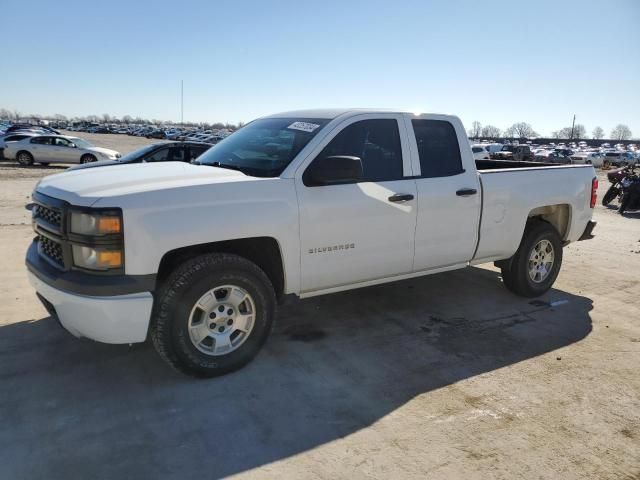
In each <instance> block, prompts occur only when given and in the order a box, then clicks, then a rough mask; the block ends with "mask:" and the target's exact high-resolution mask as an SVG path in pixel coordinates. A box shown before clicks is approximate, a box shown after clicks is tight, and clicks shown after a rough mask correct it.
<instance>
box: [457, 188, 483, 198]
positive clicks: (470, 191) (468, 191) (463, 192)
mask: <svg viewBox="0 0 640 480" xmlns="http://www.w3.org/2000/svg"><path fill="white" fill-rule="evenodd" d="M476 193H478V191H477V190H476V189H475V188H461V189H460V190H458V191H457V192H456V195H458V196H459V197H470V196H471V195H475V194H476Z"/></svg>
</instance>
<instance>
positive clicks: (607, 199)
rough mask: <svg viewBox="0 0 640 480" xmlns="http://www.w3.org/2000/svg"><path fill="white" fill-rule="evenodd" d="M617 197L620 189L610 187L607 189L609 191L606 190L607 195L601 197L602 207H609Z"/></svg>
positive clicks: (613, 186)
mask: <svg viewBox="0 0 640 480" xmlns="http://www.w3.org/2000/svg"><path fill="white" fill-rule="evenodd" d="M618 195H620V189H619V188H618V187H616V186H615V185H611V186H610V187H609V190H607V193H605V194H604V197H602V205H603V206H605V207H606V206H607V205H609V204H610V203H611V202H612V201H613V200H614V199H615V198H616V197H617V196H618Z"/></svg>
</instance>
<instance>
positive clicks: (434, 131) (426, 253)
mask: <svg viewBox="0 0 640 480" xmlns="http://www.w3.org/2000/svg"><path fill="white" fill-rule="evenodd" d="M405 124H406V126H407V130H408V132H409V144H410V147H411V154H412V161H413V169H414V171H415V172H418V174H417V176H416V186H417V190H418V218H417V225H416V238H415V242H416V244H415V258H414V266H413V268H414V271H422V270H428V269H433V268H445V267H449V266H454V265H460V264H464V263H466V262H468V261H469V260H471V258H472V257H473V255H474V253H475V248H476V244H477V240H478V225H479V221H480V208H481V191H480V181H479V179H478V175H477V172H476V169H475V161H474V159H473V155H472V153H471V149H470V148H465V149H464V151H462V152H461V150H460V145H459V142H458V138H460V139H464V141H467V140H466V135H465V133H464V130H463V129H462V124H461V123H459V122H458V123H457V124H456V125H454V124H453V123H451V122H450V121H449V120H447V119H446V117H441V118H438V117H435V116H434V117H432V118H430V117H429V116H423V117H418V118H416V117H415V116H413V115H405ZM465 167H466V168H465Z"/></svg>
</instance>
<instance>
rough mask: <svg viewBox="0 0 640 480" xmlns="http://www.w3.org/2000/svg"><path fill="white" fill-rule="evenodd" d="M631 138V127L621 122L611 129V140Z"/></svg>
mask: <svg viewBox="0 0 640 480" xmlns="http://www.w3.org/2000/svg"><path fill="white" fill-rule="evenodd" d="M630 138H631V129H630V128H629V127H627V126H626V125H623V124H618V125H616V128H614V129H613V130H611V139H612V140H629V139H630Z"/></svg>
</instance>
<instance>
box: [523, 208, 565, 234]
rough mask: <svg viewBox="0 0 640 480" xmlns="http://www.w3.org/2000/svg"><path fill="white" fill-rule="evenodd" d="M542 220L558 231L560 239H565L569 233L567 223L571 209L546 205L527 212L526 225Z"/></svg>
mask: <svg viewBox="0 0 640 480" xmlns="http://www.w3.org/2000/svg"><path fill="white" fill-rule="evenodd" d="M534 219H538V220H543V221H545V222H547V223H550V224H551V225H553V226H554V228H555V229H556V230H557V231H558V234H559V235H560V238H562V239H563V240H564V239H566V238H567V235H568V233H569V222H570V220H571V207H570V206H569V205H566V204H559V205H546V206H544V207H538V208H534V209H533V210H531V212H529V216H528V218H527V223H528V222H530V221H532V220H534Z"/></svg>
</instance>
